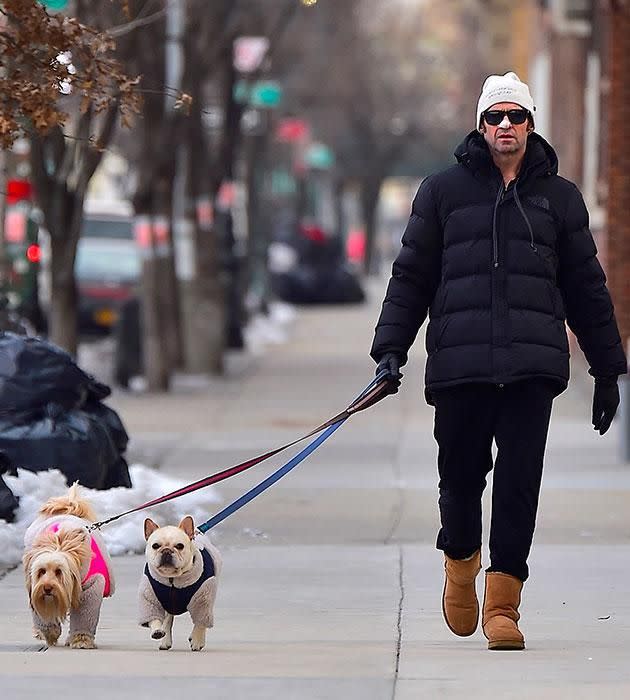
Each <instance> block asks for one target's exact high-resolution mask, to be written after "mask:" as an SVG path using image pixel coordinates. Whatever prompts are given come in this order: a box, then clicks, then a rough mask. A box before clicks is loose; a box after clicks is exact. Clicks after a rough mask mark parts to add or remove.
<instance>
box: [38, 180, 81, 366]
mask: <svg viewBox="0 0 630 700" xmlns="http://www.w3.org/2000/svg"><path fill="white" fill-rule="evenodd" d="M53 198H54V211H53V212H52V215H50V216H48V217H47V221H46V224H47V226H48V231H49V234H50V306H49V315H48V337H49V338H50V340H51V341H52V342H53V343H55V344H56V345H59V346H60V347H62V348H64V349H65V350H67V351H68V352H69V353H70V354H71V355H76V354H77V349H78V343H79V333H78V319H77V306H78V292H77V285H76V281H75V278H74V261H75V258H76V252H77V245H78V242H79V235H80V233H81V220H82V214H83V200H84V195H82V194H78V193H72V192H68V191H67V190H66V188H65V186H64V185H57V186H55V187H54V194H53Z"/></svg>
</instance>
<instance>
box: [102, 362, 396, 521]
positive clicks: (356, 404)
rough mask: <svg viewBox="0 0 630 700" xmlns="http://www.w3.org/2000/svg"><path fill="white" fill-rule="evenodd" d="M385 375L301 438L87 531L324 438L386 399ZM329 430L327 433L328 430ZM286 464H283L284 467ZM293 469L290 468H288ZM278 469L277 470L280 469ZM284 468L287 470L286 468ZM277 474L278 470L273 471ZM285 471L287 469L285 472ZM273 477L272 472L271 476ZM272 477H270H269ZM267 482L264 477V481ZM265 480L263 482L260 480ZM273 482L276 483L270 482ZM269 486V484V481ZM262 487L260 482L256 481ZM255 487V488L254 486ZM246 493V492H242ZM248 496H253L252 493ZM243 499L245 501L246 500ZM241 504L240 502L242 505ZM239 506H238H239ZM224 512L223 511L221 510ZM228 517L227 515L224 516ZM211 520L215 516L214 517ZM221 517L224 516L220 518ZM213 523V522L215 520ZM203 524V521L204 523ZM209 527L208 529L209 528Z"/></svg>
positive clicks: (382, 374) (194, 482) (381, 375)
mask: <svg viewBox="0 0 630 700" xmlns="http://www.w3.org/2000/svg"><path fill="white" fill-rule="evenodd" d="M385 375H386V372H385V371H383V372H381V373H380V374H378V375H377V376H376V377H375V378H374V379H373V380H372V381H371V382H370V383H369V384H368V385H367V387H366V388H365V389H364V390H363V391H362V392H361V393H360V394H359V396H358V397H357V398H356V399H355V400H354V401H353V402H352V403H351V404H350V405H349V406H348V407H347V408H346V409H345V410H343V411H341V413H338V414H337V415H336V416H334V417H333V418H330V419H329V420H327V421H326V422H325V423H322V424H321V425H319V426H317V428H314V429H313V430H311V431H310V432H309V433H307V434H306V435H302V436H301V437H299V438H297V439H296V440H292V441H291V442H288V443H286V444H285V445H282V446H280V447H278V448H276V449H275V450H270V451H269V452H265V453H264V454H261V455H258V456H257V457H252V458H251V459H248V460H246V461H244V462H241V463H240V464H235V465H234V466H232V467H228V468H227V469H224V470H222V471H220V472H216V473H215V474H211V475H209V476H206V477H204V478H203V479H199V480H198V481H193V482H192V483H190V484H187V485H186V486H182V487H180V488H178V489H175V490H174V491H171V492H170V493H167V494H164V495H163V496H159V497H158V498H154V499H152V500H150V501H147V502H146V503H142V504H141V505H139V506H136V507H135V508H130V509H129V510H126V511H125V512H124V513H119V514H118V515H113V516H112V517H111V518H107V519H106V520H100V521H98V522H96V523H93V524H92V525H90V526H88V530H90V531H91V530H98V529H100V528H101V527H103V525H107V524H108V523H111V522H114V521H115V520H118V519H119V518H123V517H124V516H126V515H131V514H132V513H136V512H137V511H139V510H144V509H146V508H151V507H152V506H157V505H160V504H161V503H166V502H168V501H171V500H173V499H174V498H178V497H179V496H185V495H186V494H188V493H193V492H194V491H198V490H199V489H202V488H205V487H206V486H210V485H211V484H216V483H218V482H220V481H224V480H225V479H229V478H230V477H231V476H235V475H236V474H240V473H241V472H244V471H246V470H247V469H251V468H252V467H254V466H256V465H257V464H260V463H261V462H264V461H265V460H266V459H269V458H270V457H273V456H274V455H277V454H279V453H280V452H283V451H284V450H287V449H288V448H289V447H293V446H294V445H297V444H298V443H299V442H302V441H303V440H306V439H308V438H310V437H313V435H316V434H317V433H320V432H321V431H322V430H326V431H327V434H326V437H324V436H323V435H322V436H320V437H321V438H324V439H327V438H328V437H329V436H330V435H332V433H333V432H334V431H335V430H337V428H339V427H340V426H341V425H342V424H343V423H344V422H345V421H346V420H347V419H348V418H349V417H350V416H351V415H353V414H354V413H358V412H359V411H363V410H365V409H366V408H369V407H370V406H373V405H374V404H375V403H377V402H378V401H380V400H381V399H383V398H385V396H387V395H388V393H389V392H388V391H387V385H388V382H387V381H386V380H385V379H384V376H385ZM328 431H330V432H328ZM320 437H318V438H317V439H316V440H315V441H314V442H313V443H311V445H314V443H315V442H317V444H316V445H314V446H313V447H312V449H311V450H310V451H308V453H307V454H304V456H303V457H301V459H300V460H299V462H301V461H302V459H304V458H305V457H306V456H308V454H310V453H311V452H312V451H313V450H315V449H316V448H317V447H319V445H320V444H321V443H322V442H323V440H320ZM311 445H308V446H307V447H306V448H305V449H304V450H303V451H302V452H301V453H300V455H301V454H302V453H305V452H306V451H307V450H309V448H310V447H311ZM300 455H296V457H294V458H293V460H291V462H293V461H294V460H295V459H297V457H299V456H300ZM299 462H296V463H295V464H294V465H293V466H296V465H297V464H298V463H299ZM286 466H288V465H285V467H286ZM285 467H282V468H281V469H284V468H285ZM291 468H293V467H291ZM279 471H280V470H279ZM287 471H290V469H289V470H287ZM276 473H277V472H276ZM285 473H286V472H285ZM272 476H274V475H272ZM281 476H283V474H280V476H278V477H277V479H276V481H277V480H278V479H279V478H280V477H281ZM269 478H272V477H269ZM265 481H267V480H265ZM263 483H265V482H263ZM273 483H275V482H273ZM269 485H271V484H269ZM259 486H261V484H259ZM256 488H258V487H256ZM265 488H268V486H265ZM262 490H263V491H264V490H265V489H264V488H263V489H262ZM245 495H246V496H247V495H248V494H245ZM254 495H257V494H254ZM243 498H245V496H243ZM251 498H254V496H252V497H251ZM251 498H250V499H248V501H245V503H247V502H249V500H251ZM245 503H243V505H245ZM239 507H240V506H239ZM222 512H223V511H222ZM218 515H221V513H219V514H217V516H214V517H215V518H216V517H218ZM225 517H227V515H226V516H225ZM213 519H214V518H213ZM221 519H223V518H221ZM215 524H216V523H215ZM204 525H205V523H204ZM208 529H209V528H208Z"/></svg>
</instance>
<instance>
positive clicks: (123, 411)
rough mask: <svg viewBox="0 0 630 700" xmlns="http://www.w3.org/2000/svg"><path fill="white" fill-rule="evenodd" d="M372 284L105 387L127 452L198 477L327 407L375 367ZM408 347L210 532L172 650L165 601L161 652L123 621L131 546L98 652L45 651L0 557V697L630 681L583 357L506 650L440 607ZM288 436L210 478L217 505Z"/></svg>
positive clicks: (475, 693) (624, 595)
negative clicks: (263, 340) (396, 385)
mask: <svg viewBox="0 0 630 700" xmlns="http://www.w3.org/2000/svg"><path fill="white" fill-rule="evenodd" d="M368 292H369V295H368V302H367V303H366V304H364V305H362V306H351V307H333V308H331V307H323V308H311V309H300V310H299V311H298V314H297V318H296V320H295V322H294V325H293V326H292V327H291V328H290V329H289V339H288V342H286V343H284V344H280V345H269V346H267V348H266V350H265V353H264V354H262V355H260V356H258V357H253V358H249V359H248V360H247V361H238V362H234V363H233V364H231V365H230V368H231V369H230V373H229V376H228V377H226V378H221V379H212V380H208V381H206V382H204V383H200V384H194V383H190V384H186V383H185V382H182V383H181V384H180V385H179V386H177V387H176V389H175V391H173V392H171V393H169V394H163V395H153V396H150V395H141V394H125V393H115V394H114V396H113V397H112V399H111V400H110V401H109V402H108V403H109V405H111V406H112V407H113V408H115V409H116V410H117V411H118V412H119V414H120V416H121V418H122V420H123V422H124V424H125V426H126V428H127V430H128V432H129V434H130V436H131V448H130V458H131V459H130V461H141V462H143V463H145V464H147V465H149V466H155V467H157V468H159V469H160V470H163V471H165V472H167V473H169V474H173V475H177V476H178V477H179V478H181V479H184V480H186V481H188V480H191V481H192V480H194V479H197V478H200V477H202V476H205V475H207V474H210V473H212V472H214V471H218V470H219V469H221V468H224V467H227V466H229V465H231V464H235V463H236V462H239V461H241V460H243V459H246V458H248V457H250V456H254V455H256V454H259V453H261V452H263V451H266V450H268V449H271V448H273V447H275V446H277V445H279V444H282V443H284V442H286V441H288V440H290V439H292V438H294V437H297V436H298V435H301V434H303V433H306V432H308V431H309V430H310V429H311V428H312V427H314V426H316V425H318V424H319V423H321V422H322V421H323V420H325V419H327V418H329V417H331V416H333V415H334V414H335V413H337V412H339V411H341V410H342V409H343V408H345V406H346V405H347V404H348V403H349V402H350V401H351V400H352V399H353V398H354V397H355V396H356V395H357V394H358V392H359V391H360V390H361V389H362V388H363V387H364V386H365V385H366V384H367V383H368V382H369V381H370V380H371V378H372V376H373V373H374V364H373V362H372V361H371V360H370V358H369V356H368V352H369V347H370V343H371V339H372V333H373V327H374V324H375V322H376V318H377V316H378V311H379V308H380V302H381V298H382V294H383V292H384V280H383V279H379V280H376V281H372V282H371V283H370V286H369V289H368ZM423 362H424V351H423V348H422V338H420V337H419V338H418V340H417V342H416V344H415V347H414V351H413V354H412V358H411V360H410V363H409V364H408V365H407V366H406V367H405V368H404V369H403V371H404V374H405V377H404V380H403V386H402V388H401V390H400V392H399V394H398V395H396V396H394V397H388V398H387V399H385V400H384V401H382V402H381V403H379V404H378V405H377V406H375V407H373V408H371V409H369V410H368V411H367V412H365V413H360V414H358V415H356V416H353V417H352V418H351V419H349V420H348V421H347V423H346V424H345V425H344V426H343V427H342V428H341V429H340V430H339V431H337V432H336V433H335V434H334V435H333V436H332V437H331V438H330V440H329V441H328V442H326V443H325V444H324V445H322V447H321V448H320V449H319V450H318V451H317V452H315V453H314V454H313V455H312V456H311V457H310V458H308V459H307V460H306V461H305V462H303V463H302V464H301V465H299V467H297V468H296V469H295V470H294V471H293V472H291V474H290V475H288V476H286V477H285V478H284V479H283V480H281V481H280V482H279V483H278V484H277V485H275V486H274V487H273V488H272V489H270V490H269V491H267V492H265V493H264V494H262V495H261V496H259V497H258V498H257V499H255V500H254V501H253V502H252V503H251V504H249V505H248V506H246V507H245V508H243V509H242V510H240V511H239V512H238V513H236V514H235V515H233V516H232V517H230V518H228V519H227V520H226V521H224V522H223V523H222V524H221V525H220V526H219V527H217V528H216V530H215V531H213V540H214V542H215V544H216V545H217V546H218V547H219V549H220V550H221V551H222V554H223V559H224V569H223V574H222V578H221V580H220V582H219V593H218V598H217V602H216V606H215V628H214V629H213V630H211V631H210V632H209V633H208V637H207V646H206V648H205V649H204V650H203V651H202V652H200V653H196V654H193V653H191V652H190V651H189V650H188V643H187V637H188V635H189V633H190V628H191V625H190V622H189V619H188V617H187V616H182V617H180V618H178V619H176V620H175V626H174V635H173V639H174V644H173V649H172V650H171V651H168V652H165V651H158V650H157V646H158V642H155V641H153V640H151V639H150V638H149V633H148V631H147V630H145V629H141V628H140V627H138V626H137V624H136V599H135V596H136V589H137V585H138V581H139V577H140V575H141V572H142V568H143V559H142V557H139V556H132V557H118V558H115V559H114V566H115V570H116V574H117V592H116V595H115V596H114V597H113V598H112V599H111V600H106V601H105V603H104V605H103V610H102V615H101V622H100V626H99V631H98V633H97V643H98V645H99V649H98V650H96V651H71V650H69V649H67V648H64V647H60V648H53V649H50V650H46V651H44V650H43V649H42V648H41V646H40V645H39V643H38V642H37V641H36V640H34V639H32V638H31V625H30V615H29V611H28V607H27V600H26V594H25V591H24V584H23V575H22V572H21V570H19V569H16V570H14V571H12V572H11V573H9V574H8V575H7V576H6V577H5V578H4V579H2V580H1V581H0V591H1V593H2V595H0V688H1V689H2V697H3V698H7V699H13V698H15V699H17V698H19V699H20V700H27V699H29V698H39V697H41V696H43V695H44V694H45V695H47V696H52V697H55V698H65V699H67V700H75V699H77V700H78V699H79V698H85V697H86V695H89V697H90V698H91V700H100V699H101V698H110V697H113V698H116V699H117V700H123V699H126V698H134V700H137V699H138V698H153V697H171V696H173V695H175V694H178V695H179V696H180V697H182V698H183V697H189V696H190V697H204V698H208V697H217V698H224V697H230V698H235V699H240V698H256V700H264V699H266V698H269V699H271V698H274V699H276V700H278V699H280V698H290V699H296V700H323V699H331V700H332V699H337V698H361V700H386V699H387V700H390V699H394V700H409V699H411V698H414V699H415V698H425V697H426V698H466V699H473V698H487V697H488V696H489V695H490V694H492V695H493V696H495V697H497V698H500V699H501V700H508V699H509V700H511V699H516V698H536V700H541V699H546V698H553V699H554V700H557V699H562V698H571V700H581V699H582V698H589V699H590V698H598V699H601V700H603V699H604V698H605V699H606V700H608V699H612V700H614V699H616V698H619V699H621V698H628V697H630V666H629V665H628V663H627V658H628V637H629V632H630V600H629V599H628V574H629V573H630V509H629V508H628V503H629V497H630V464H622V463H621V462H619V457H618V455H619V441H620V438H619V435H618V426H617V425H613V427H612V428H611V430H610V431H609V433H608V434H606V436H605V437H604V438H602V437H600V436H599V435H597V434H596V433H595V432H594V431H593V429H592V427H591V425H590V410H591V409H590V399H591V379H590V377H588V375H587V374H586V371H585V368H584V366H583V365H582V364H581V362H580V361H579V360H575V361H574V366H573V381H572V384H571V386H570V388H569V390H568V391H566V392H565V393H564V394H563V395H562V396H560V397H559V399H558V400H557V401H556V403H555V406H554V416H553V418H552V427H551V432H550V438H549V449H548V453H547V460H546V471H545V477H544V480H543V490H542V497H541V504H540V510H539V518H538V529H537V532H536V537H535V542H534V548H533V553H532V556H531V558H530V569H531V578H530V580H529V581H528V582H527V583H526V585H525V588H524V591H523V603H522V607H521V614H522V618H521V629H522V630H523V632H524V634H525V638H526V644H527V649H526V651H525V652H522V653H518V652H503V653H501V652H489V651H487V649H486V640H485V639H484V637H483V635H482V633H481V629H478V631H477V632H476V633H475V634H474V635H473V636H472V637H470V638H466V639H459V638H456V637H454V636H453V635H452V634H451V633H450V632H449V630H448V629H447V627H446V625H445V624H444V622H443V620H442V613H441V593H442V585H443V564H442V554H441V552H438V551H437V550H436V549H435V548H434V542H435V536H436V532H437V527H438V512H437V490H436V484H437V477H436V468H435V458H436V447H435V444H434V441H433V438H432V409H431V408H430V407H429V406H427V405H426V404H425V403H424V399H423V396H422V370H423ZM523 429H524V430H525V429H527V426H523ZM296 451H297V450H294V452H293V453H295V452H296ZM293 453H291V454H293ZM282 457H284V455H280V456H279V457H276V458H275V459H273V460H271V461H270V462H269V463H263V464H262V465H260V466H258V467H256V468H254V469H252V470H250V471H248V472H247V473H245V474H243V475H239V476H237V477H235V478H233V479H230V480H228V481H226V482H223V483H222V484H219V485H218V486H217V490H218V491H219V492H220V494H221V496H222V497H223V505H226V504H227V503H229V502H231V501H232V500H233V499H234V498H236V497H238V496H239V495H240V494H241V493H243V492H245V491H246V490H247V489H248V488H250V487H251V486H253V485H254V484H256V483H258V482H259V481H261V480H262V479H263V478H265V477H266V476H267V475H268V474H269V473H271V472H272V471H274V470H275V469H276V468H278V467H279V466H280V465H281V464H282V463H284V462H285V461H286V460H287V459H288V458H289V455H288V454H287V456H286V457H285V458H284V459H282ZM488 496H489V489H487V491H486V499H485V505H486V508H485V515H486V521H487V515H488V505H489V499H488ZM210 515H212V514H211V513H209V514H208V517H210ZM485 534H486V539H487V528H486V533H485ZM483 564H484V565H486V566H487V550H484V553H483ZM478 592H479V594H480V595H481V594H482V576H481V575H480V577H479V579H478Z"/></svg>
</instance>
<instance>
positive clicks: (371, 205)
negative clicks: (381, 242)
mask: <svg viewBox="0 0 630 700" xmlns="http://www.w3.org/2000/svg"><path fill="white" fill-rule="evenodd" d="M383 179H384V178H383V177H382V176H380V175H376V176H374V175H373V176H372V177H370V178H364V179H363V180H362V181H361V212H362V214H363V224H364V226H365V260H364V263H363V270H364V272H365V274H367V275H375V274H377V272H378V266H379V263H380V261H379V260H378V259H377V255H376V250H375V247H376V215H377V211H378V201H379V197H380V194H381V187H382V185H383Z"/></svg>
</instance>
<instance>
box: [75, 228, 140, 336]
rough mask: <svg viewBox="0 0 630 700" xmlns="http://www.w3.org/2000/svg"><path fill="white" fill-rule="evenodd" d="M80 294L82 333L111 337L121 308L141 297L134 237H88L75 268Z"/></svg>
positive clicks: (137, 256)
mask: <svg viewBox="0 0 630 700" xmlns="http://www.w3.org/2000/svg"><path fill="white" fill-rule="evenodd" d="M74 271H75V277H76V281H77V287H78V294H79V332H80V333H81V334H82V335H108V334H109V333H111V331H112V329H113V328H114V326H115V324H116V322H117V321H118V317H119V313H120V308H121V307H122V305H123V304H124V303H125V302H126V301H128V300H129V299H130V298H132V297H135V296H136V294H137V286H138V283H139V280H140V273H141V262H140V256H139V254H138V250H137V248H136V244H135V242H134V241H133V239H131V238H115V237H113V238H101V237H92V236H90V235H89V234H87V235H84V236H83V237H82V238H81V239H80V240H79V245H78V247H77V256H76V261H75V266H74Z"/></svg>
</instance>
